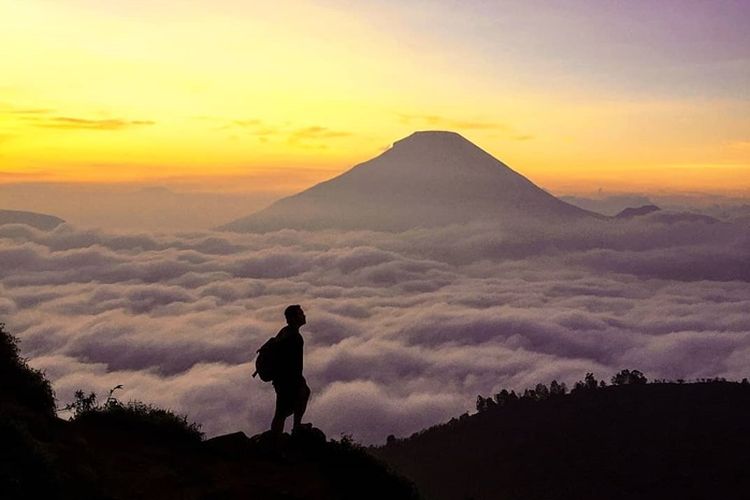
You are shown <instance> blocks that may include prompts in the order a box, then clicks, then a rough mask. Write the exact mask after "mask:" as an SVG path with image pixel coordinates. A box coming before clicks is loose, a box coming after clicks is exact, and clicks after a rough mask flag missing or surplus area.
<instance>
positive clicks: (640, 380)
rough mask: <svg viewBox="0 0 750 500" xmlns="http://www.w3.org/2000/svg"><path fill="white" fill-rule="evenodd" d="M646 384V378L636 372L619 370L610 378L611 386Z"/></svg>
mask: <svg viewBox="0 0 750 500" xmlns="http://www.w3.org/2000/svg"><path fill="white" fill-rule="evenodd" d="M647 382H648V379H647V378H646V376H645V375H644V374H643V373H641V372H639V371H638V370H632V371H631V370H627V369H625V370H621V371H620V372H619V373H617V374H616V375H615V376H614V377H612V385H631V384H645V383H647ZM678 382H679V381H678ZM683 382H684V381H683Z"/></svg>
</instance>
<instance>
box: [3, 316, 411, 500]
mask: <svg viewBox="0 0 750 500" xmlns="http://www.w3.org/2000/svg"><path fill="white" fill-rule="evenodd" d="M111 396H112V395H111V394H110V397H109V398H107V400H106V401H105V402H104V403H102V404H97V403H96V399H95V397H94V396H92V395H89V396H86V395H85V394H83V393H82V392H79V393H78V394H77V395H76V400H75V401H74V402H73V404H72V405H71V407H72V408H71V409H72V410H73V411H74V412H75V418H74V419H73V420H72V421H67V420H62V419H60V418H57V417H56V416H55V406H54V404H55V400H54V395H53V393H52V390H51V387H50V385H49V382H48V381H47V380H46V379H45V378H44V375H43V374H42V373H40V372H38V371H35V370H33V369H31V368H29V366H28V365H27V364H26V362H25V361H24V360H23V359H22V358H20V357H19V355H18V347H17V344H16V341H15V339H14V338H13V337H12V336H10V335H9V334H8V333H7V332H5V330H4V329H3V325H2V324H0V499H2V500H13V499H46V498H54V499H71V500H72V499H75V500H85V499H102V500H103V499H108V500H115V499H123V500H124V499H136V498H137V499H159V500H167V499H181V500H192V499H196V500H197V499H212V500H213V499H259V500H277V499H278V500H282V499H283V500H291V499H298V500H303V499H309V500H313V499H314V500H329V499H342V500H343V499H372V500H380V499H386V498H387V499H404V500H416V499H417V494H416V490H415V489H414V487H413V485H412V484H411V483H409V482H408V481H406V480H405V479H403V478H400V477H397V476H395V475H394V474H392V473H390V472H389V471H388V470H387V469H386V467H385V466H384V465H383V464H382V463H380V462H379V461H378V460H376V459H375V458H373V457H372V456H371V455H369V454H368V453H366V452H365V450H363V449H361V448H360V447H359V446H357V445H355V444H354V443H352V442H350V441H349V440H347V439H342V440H341V441H327V440H326V437H325V435H323V433H322V432H320V431H319V430H317V429H312V430H310V431H306V432H305V433H302V434H300V435H295V436H289V435H284V440H283V442H282V444H281V446H275V445H273V444H272V443H269V440H268V436H267V435H266V434H261V435H258V436H255V437H253V438H248V437H247V436H245V435H244V434H243V433H241V432H237V433H234V434H229V435H225V436H219V437H216V438H214V439H210V440H207V441H204V440H203V439H202V434H201V432H200V430H199V426H197V425H196V424H192V423H189V422H188V420H187V419H186V418H185V417H183V416H179V415H175V414H174V413H172V412H171V411H169V410H163V409H160V408H156V407H153V406H150V405H145V404H142V403H138V402H130V403H120V402H119V401H117V400H116V399H114V398H112V397H111Z"/></svg>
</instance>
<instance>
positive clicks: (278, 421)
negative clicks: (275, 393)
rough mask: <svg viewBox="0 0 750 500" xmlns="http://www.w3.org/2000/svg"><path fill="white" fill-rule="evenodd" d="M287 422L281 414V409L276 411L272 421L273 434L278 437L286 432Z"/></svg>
mask: <svg viewBox="0 0 750 500" xmlns="http://www.w3.org/2000/svg"><path fill="white" fill-rule="evenodd" d="M285 421H286V417H285V416H284V415H283V414H282V413H281V412H279V409H278V408H277V409H276V412H275V413H274V414H273V420H271V432H273V433H274V434H277V435H279V436H280V435H281V434H283V432H284V422H285Z"/></svg>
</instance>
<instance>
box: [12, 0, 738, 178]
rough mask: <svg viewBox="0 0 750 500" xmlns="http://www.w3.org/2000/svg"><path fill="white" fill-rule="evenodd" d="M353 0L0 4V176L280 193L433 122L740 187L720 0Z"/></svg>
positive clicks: (530, 170)
mask: <svg viewBox="0 0 750 500" xmlns="http://www.w3.org/2000/svg"><path fill="white" fill-rule="evenodd" d="M368 4H369V6H367V7H365V6H356V5H352V4H350V3H347V2H339V1H333V0H331V1H322V2H312V1H287V0H285V1H280V2H254V1H240V0H221V1H217V2H210V3H209V2H200V3H199V2H184V1H165V2H146V1H124V2H94V1H88V0H58V1H43V0H24V1H18V0H0V19H1V20H0V55H1V56H0V182H3V183H9V182H35V181H64V182H163V181H165V180H167V181H168V180H169V179H182V180H185V179H187V180H190V179H194V180H195V181H196V186H200V187H201V188H206V187H207V186H208V187H210V186H213V187H215V188H216V189H225V190H244V189H248V190H263V189H268V190H276V189H277V188H278V187H280V186H283V187H282V190H289V191H291V190H293V189H297V188H302V187H306V186H308V185H310V184H312V183H314V182H316V181H319V180H323V179H326V178H329V177H331V176H332V175H334V174H336V173H339V172H342V171H344V170H345V169H347V168H349V167H351V166H352V165H353V164H356V163H358V162H361V161H364V160H366V159H368V158H370V157H372V156H374V155H376V154H377V153H378V152H380V151H382V150H383V149H385V148H387V147H388V146H389V145H390V143H391V142H392V141H394V140H396V139H398V138H400V137H403V136H405V135H408V134H409V133H411V132H412V131H414V130H422V129H447V130H454V131H457V132H459V133H461V134H463V135H465V136H466V137H468V138H470V139H471V140H472V141H474V142H475V143H477V144H478V145H480V146H482V147H483V148H485V149H487V150H488V151H489V152H490V153H492V154H493V155H495V156H496V157H498V158H500V159H501V160H503V161H505V162H506V163H508V164H509V165H511V166H513V168H515V169H517V170H518V171H519V172H521V173H523V174H524V175H527V176H528V177H530V178H532V179H533V180H534V181H535V182H537V183H539V184H540V185H542V186H544V187H546V188H548V189H552V190H557V191H560V190H564V191H571V192H572V191H587V190H595V189H597V188H600V187H604V188H607V189H613V190H617V189H621V190H627V189H661V190H665V191H680V190H682V191H715V192H746V191H747V190H750V104H749V103H750V101H749V99H748V90H747V89H748V88H750V85H747V84H748V81H749V78H748V76H750V59H748V44H747V38H748V36H747V35H746V34H742V33H741V31H742V30H739V28H738V29H737V30H735V31H732V30H731V28H732V27H733V26H734V25H733V24H732V23H734V22H739V20H736V19H734V20H733V19H732V18H731V16H730V14H731V13H726V12H725V13H722V12H721V9H718V11H716V12H714V13H713V15H714V17H713V18H708V19H705V18H704V19H703V24H701V25H697V24H695V23H694V21H695V20H694V19H684V18H679V16H678V19H677V20H676V21H674V20H672V19H671V18H670V16H672V17H674V15H675V14H674V12H668V11H666V10H664V11H657V12H652V13H651V14H652V15H653V18H652V20H651V21H650V22H649V23H640V20H639V16H641V15H642V13H639V7H636V6H635V4H633V5H632V6H631V8H627V7H626V6H624V5H619V4H614V3H608V2H605V3H591V2H589V3H586V2H572V3H570V4H569V5H568V7H567V8H566V9H562V8H549V9H547V10H546V11H545V12H544V14H538V13H537V12H536V11H534V9H533V4H535V2H529V3H528V4H527V5H526V6H523V5H520V3H515V2H497V5H494V3H493V5H494V6H490V5H489V4H487V3H482V2H468V3H457V2H447V1H445V2H434V3H427V2H413V3H412V2H409V3H408V6H405V5H400V3H399V2H373V3H369V2H368ZM376 5H377V7H376ZM657 10H658V9H657ZM695 15H696V16H698V15H700V13H696V14H695ZM662 22H663V23H667V22H669V23H671V24H670V28H671V31H668V32H662V27H663V26H662V25H661V24H660V23H662ZM734 27H735V28H736V27H737V26H734ZM706 30H708V31H711V32H715V39H714V41H713V42H712V43H710V44H709V43H702V44H698V43H697V42H696V43H693V37H694V36H695V35H696V34H697V33H698V32H701V33H703V35H704V36H705V31H706ZM745 32H746V30H745ZM743 42H744V44H743ZM743 45H744V46H743ZM532 57H535V59H532ZM563 63H564V64H563ZM743 83H744V85H743ZM290 177H291V178H292V180H290ZM232 179H234V180H232ZM195 189H197V187H195Z"/></svg>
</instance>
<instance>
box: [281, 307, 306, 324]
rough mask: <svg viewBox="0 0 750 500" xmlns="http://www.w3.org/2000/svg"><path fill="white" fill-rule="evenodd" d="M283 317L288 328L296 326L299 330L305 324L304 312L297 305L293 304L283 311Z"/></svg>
mask: <svg viewBox="0 0 750 500" xmlns="http://www.w3.org/2000/svg"><path fill="white" fill-rule="evenodd" d="M284 317H285V318H286V322H287V324H288V325H289V326H296V327H297V328H299V327H300V326H302V325H304V324H305V323H307V318H305V311H303V310H302V307H301V306H300V305H299V304H294V305H291V306H289V307H287V308H286V309H284Z"/></svg>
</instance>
